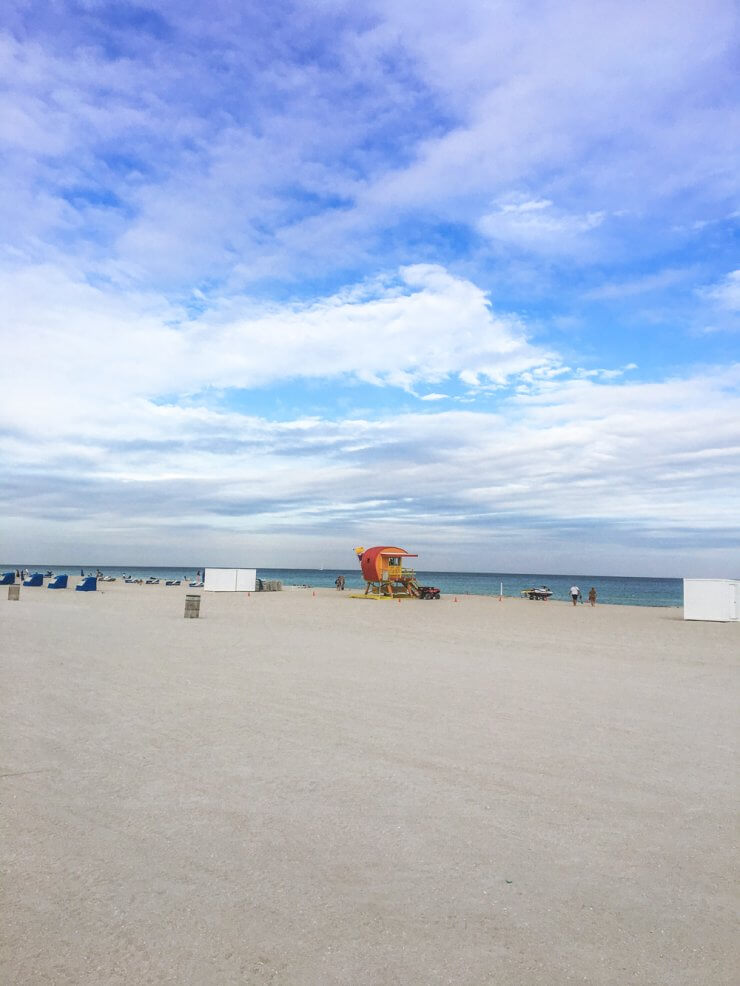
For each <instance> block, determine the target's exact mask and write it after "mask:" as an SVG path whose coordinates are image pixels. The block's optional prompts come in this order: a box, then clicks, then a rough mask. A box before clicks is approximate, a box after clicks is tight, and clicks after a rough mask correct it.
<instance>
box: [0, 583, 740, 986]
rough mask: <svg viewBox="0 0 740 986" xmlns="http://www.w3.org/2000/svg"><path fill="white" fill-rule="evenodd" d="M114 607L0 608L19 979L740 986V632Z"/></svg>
mask: <svg viewBox="0 0 740 986" xmlns="http://www.w3.org/2000/svg"><path fill="white" fill-rule="evenodd" d="M74 581H77V580H74ZM101 589H102V590H103V591H99V592H97V593H95V594H92V593H90V594H87V593H75V592H73V591H70V590H67V591H66V592H51V591H49V590H47V589H45V588H44V589H22V590H21V600H20V601H19V602H17V603H16V602H8V601H6V599H5V593H3V595H2V598H0V633H1V634H2V683H3V684H2V699H1V704H2V709H1V711H2V725H1V726H0V748H1V750H2V754H1V756H2V769H1V771H0V773H2V777H0V785H2V786H1V787H0V791H1V792H2V802H1V807H0V823H1V824H2V835H3V837H2V842H1V845H0V853H1V854H2V861H3V870H4V874H5V875H4V878H3V885H2V925H3V943H2V955H1V961H0V979H1V980H2V982H4V983H13V984H34V986H35V984H43V983H54V984H76V986H79V984H95V986H101V984H126V986H131V984H139V983H152V984H178V986H181V984H194V986H195V984H197V986H211V984H213V986H225V984H232V983H280V984H289V986H293V984H297V986H301V984H317V986H318V984H322V986H323V984H339V983H341V984H352V986H364V984H373V986H375V984H380V986H386V984H438V983H454V984H476V986H477V984H485V983H495V984H517V986H519V984H547V986H557V984H561V983H590V984H615V986H622V984H625V983H640V984H660V986H664V984H669V986H681V984H686V986H697V984H704V983H707V984H730V983H734V982H736V979H735V975H736V970H737V963H738V958H740V955H739V954H738V948H737V945H736V939H735V930H736V906H735V905H736V897H735V895H734V886H733V884H734V881H733V848H732V847H733V833H734V825H735V809H736V795H737V787H736V783H735V775H734V765H735V752H736V745H735V740H736V733H735V725H734V723H735V717H736V713H737V702H736V695H737V688H736V681H737V663H738V662H737V658H738V655H739V653H740V624H708V623H685V622H683V620H682V619H681V611H680V610H676V609H642V608H636V607H635V608H632V607H609V606H597V607H596V608H595V609H591V608H590V607H588V606H579V607H578V608H577V609H573V607H572V606H570V605H569V604H566V603H552V602H550V603H536V602H528V601H523V600H504V602H503V603H499V602H498V601H497V600H496V599H491V598H479V597H465V596H462V597H459V601H458V602H457V603H455V602H454V601H453V598H451V597H447V598H443V599H442V600H441V601H440V602H420V601H416V600H414V601H408V602H403V603H374V602H366V601H358V600H352V599H349V598H348V597H347V594H346V593H345V594H344V595H342V594H340V593H337V592H334V591H330V590H317V591H316V595H313V594H312V592H311V590H292V591H285V592H282V593H262V594H253V595H252V596H251V597H246V596H243V595H239V596H236V595H230V594H228V595H227V594H217V595H214V594H204V596H203V603H202V614H203V616H202V618H201V619H200V620H184V619H183V618H182V613H183V604H184V595H185V593H186V592H187V591H188V590H187V588H186V587H184V586H183V587H180V588H165V587H164V585H160V586H152V587H149V586H123V585H122V584H121V583H120V582H117V583H114V584H109V585H103V586H101ZM190 591H192V590H190Z"/></svg>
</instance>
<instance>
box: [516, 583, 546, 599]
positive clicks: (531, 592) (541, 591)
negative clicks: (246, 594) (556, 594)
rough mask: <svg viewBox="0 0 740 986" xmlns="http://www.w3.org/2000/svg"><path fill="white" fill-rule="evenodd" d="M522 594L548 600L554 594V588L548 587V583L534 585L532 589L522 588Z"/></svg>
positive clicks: (530, 597) (529, 597) (526, 597)
mask: <svg viewBox="0 0 740 986" xmlns="http://www.w3.org/2000/svg"><path fill="white" fill-rule="evenodd" d="M522 595H523V596H524V598H525V599H538V600H539V601H540V602H546V601H547V600H548V599H549V598H550V596H551V595H552V589H548V587H547V586H546V585H540V586H532V587H531V588H530V589H522Z"/></svg>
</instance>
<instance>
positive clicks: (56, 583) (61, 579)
mask: <svg viewBox="0 0 740 986" xmlns="http://www.w3.org/2000/svg"><path fill="white" fill-rule="evenodd" d="M68 578H69V576H68V575H57V576H55V577H54V578H53V579H52V581H51V582H50V583H49V584H48V585H47V587H46V588H47V589H66V588H67V579H68Z"/></svg>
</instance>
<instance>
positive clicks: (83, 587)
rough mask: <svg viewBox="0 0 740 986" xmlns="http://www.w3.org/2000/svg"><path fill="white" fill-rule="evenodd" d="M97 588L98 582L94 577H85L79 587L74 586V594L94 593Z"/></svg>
mask: <svg viewBox="0 0 740 986" xmlns="http://www.w3.org/2000/svg"><path fill="white" fill-rule="evenodd" d="M97 588H98V580H97V579H96V578H95V576H94V575H88V576H86V577H85V578H84V579H83V580H82V582H80V584H79V585H76V586H75V592H95V590H96V589H97Z"/></svg>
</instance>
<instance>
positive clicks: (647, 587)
mask: <svg viewBox="0 0 740 986" xmlns="http://www.w3.org/2000/svg"><path fill="white" fill-rule="evenodd" d="M199 567H200V568H203V567H204V566H202V565H201V566H198V565H195V566H194V567H189V568H187V567H182V568H172V567H168V566H135V565H130V566H127V567H121V566H113V565H101V566H99V568H100V571H101V572H102V573H103V574H104V575H112V576H115V577H116V578H120V577H121V576H122V575H124V574H128V575H131V576H133V577H134V578H143V579H146V578H149V577H151V576H156V577H157V578H160V579H188V580H192V579H193V578H194V576H195V573H196V571H197V569H198V568H199ZM17 568H27V569H28V570H29V571H31V572H47V571H52V572H54V573H55V574H57V573H63V572H66V573H67V574H68V575H71V576H78V575H79V574H80V571H84V572H85V574H86V575H94V574H95V571H96V570H97V568H98V566H96V565H90V564H88V563H82V564H74V565H66V566H65V565H38V564H37V565H31V564H28V563H23V564H22V565H21V564H18V563H12V564H10V563H9V564H7V565H5V566H2V565H0V571H9V570H10V569H13V570H15V569H17ZM338 575H344V576H345V578H346V589H347V590H357V589H361V590H363V591H364V587H365V583H364V582H363V581H362V578H361V576H360V572H359V568H347V569H339V568H326V569H324V568H320V569H319V568H258V569H257V577H258V578H263V579H280V580H281V581H282V583H283V585H285V586H291V585H298V586H310V587H313V588H326V587H329V588H331V587H333V586H334V580H335V579H336V577H337V576H338ZM417 577H418V579H419V581H420V582H421V584H422V585H435V586H438V587H439V589H441V591H442V593H443V594H444V595H458V596H460V595H468V594H469V595H474V596H498V594H499V590H500V587H501V584H502V583H503V594H504V595H505V596H517V597H518V596H519V595H520V593H521V590H522V589H526V588H527V587H529V586H540V585H546V586H549V588H550V589H552V592H553V596H552V598H553V599H559V600H565V601H570V592H569V590H570V587H571V586H572V585H577V586H579V588H580V589H581V592H582V593H583V599H584V602H585V600H586V597H587V595H588V591H589V589H590V588H591V586H594V588H595V589H596V592H597V593H598V601H599V602H600V603H608V604H610V605H613V606H682V605H683V582H682V580H681V579H646V578H634V577H622V576H615V575H583V574H575V575H553V574H552V573H548V572H524V573H513V572H424V571H417Z"/></svg>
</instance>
